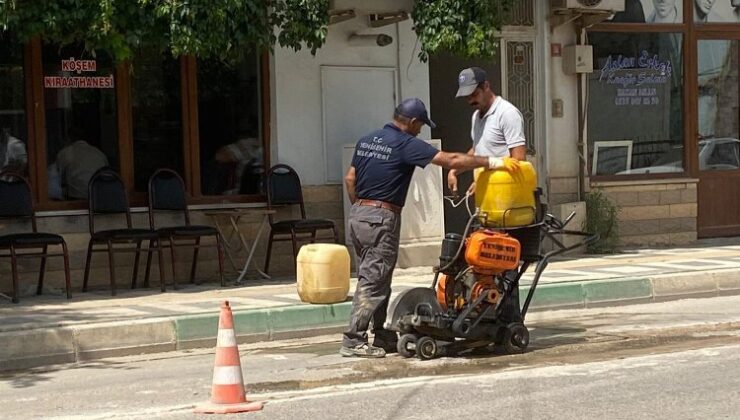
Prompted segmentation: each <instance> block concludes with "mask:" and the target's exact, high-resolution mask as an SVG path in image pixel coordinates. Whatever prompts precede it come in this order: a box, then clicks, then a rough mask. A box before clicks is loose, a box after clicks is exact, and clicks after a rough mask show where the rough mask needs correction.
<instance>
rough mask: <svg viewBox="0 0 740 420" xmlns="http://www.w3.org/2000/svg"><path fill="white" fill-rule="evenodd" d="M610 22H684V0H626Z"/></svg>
mask: <svg viewBox="0 0 740 420" xmlns="http://www.w3.org/2000/svg"><path fill="white" fill-rule="evenodd" d="M738 1H740V0H738ZM610 22H621V23H683V0H625V3H624V11H623V12H619V13H617V14H615V15H614V17H613V18H612V19H610Z"/></svg>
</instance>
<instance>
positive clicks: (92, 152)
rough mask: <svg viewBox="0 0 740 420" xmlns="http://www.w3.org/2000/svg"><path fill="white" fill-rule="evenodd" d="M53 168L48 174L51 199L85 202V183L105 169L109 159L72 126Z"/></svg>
mask: <svg viewBox="0 0 740 420" xmlns="http://www.w3.org/2000/svg"><path fill="white" fill-rule="evenodd" d="M53 166H55V167H52V168H51V169H50V171H49V186H50V188H49V190H50V196H51V198H55V199H58V200H87V184H88V182H89V181H90V178H92V176H93V174H94V173H95V172H96V171H97V170H98V169H100V168H102V167H104V166H108V158H107V157H106V156H105V154H104V153H103V152H102V151H100V149H98V148H97V147H95V146H93V145H91V144H90V143H88V141H87V136H86V135H85V132H84V131H83V130H81V129H79V128H77V127H72V128H70V129H69V130H68V131H67V140H66V142H65V146H64V148H63V149H62V150H60V151H59V153H57V157H56V161H55V162H54V165H53ZM55 171H56V173H55ZM54 178H56V179H54ZM54 187H56V189H55V188H54Z"/></svg>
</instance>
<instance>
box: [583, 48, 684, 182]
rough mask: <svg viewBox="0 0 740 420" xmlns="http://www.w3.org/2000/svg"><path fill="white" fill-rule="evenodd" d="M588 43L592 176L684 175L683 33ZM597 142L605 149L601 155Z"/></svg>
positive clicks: (589, 133)
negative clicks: (591, 66)
mask: <svg viewBox="0 0 740 420" xmlns="http://www.w3.org/2000/svg"><path fill="white" fill-rule="evenodd" d="M589 39H590V41H591V43H592V44H593V46H594V72H593V73H591V74H590V75H589V84H588V139H589V152H590V158H591V159H592V160H591V162H592V163H593V165H592V174H593V175H623V174H648V173H666V172H682V171H683V170H684V165H683V150H682V146H683V122H684V120H683V59H682V58H683V57H682V48H681V47H682V45H681V42H682V36H681V34H678V33H590V34H589ZM595 143H599V144H600V145H601V146H602V147H601V148H600V150H599V154H597V155H595V154H594V144H595ZM604 146H607V147H604ZM617 146H619V147H621V149H619V148H617ZM602 149H603V150H604V151H605V152H604V153H603V154H602V152H601V150H602ZM609 150H612V151H615V152H613V153H611V152H609ZM616 151H619V153H616ZM625 151H626V154H625ZM612 155H613V156H612ZM611 157H614V159H611Z"/></svg>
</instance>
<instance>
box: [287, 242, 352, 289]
mask: <svg viewBox="0 0 740 420" xmlns="http://www.w3.org/2000/svg"><path fill="white" fill-rule="evenodd" d="M296 260H297V265H296V277H297V280H298V296H300V298H301V300H302V301H303V302H308V303H338V302H344V301H345V300H346V299H347V293H348V292H349V275H350V274H349V265H350V262H349V252H348V251H347V248H346V247H345V246H343V245H338V244H307V245H304V246H302V247H301V250H300V251H299V252H298V258H297V259H296Z"/></svg>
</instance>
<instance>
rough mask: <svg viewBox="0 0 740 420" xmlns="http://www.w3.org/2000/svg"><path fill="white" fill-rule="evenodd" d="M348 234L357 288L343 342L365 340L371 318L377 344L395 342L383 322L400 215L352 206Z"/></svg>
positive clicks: (395, 252)
mask: <svg viewBox="0 0 740 420" xmlns="http://www.w3.org/2000/svg"><path fill="white" fill-rule="evenodd" d="M349 235H350V239H351V241H352V246H353V247H354V249H355V254H356V255H357V289H356V290H355V296H354V299H352V313H351V317H350V321H349V329H348V330H347V331H346V332H345V333H344V337H343V339H342V345H343V346H345V347H355V346H358V345H361V344H364V343H367V329H368V327H369V326H370V321H372V322H373V333H374V334H375V342H376V343H379V342H381V341H382V342H384V343H387V344H395V342H396V333H394V332H392V331H388V330H385V329H383V324H385V318H386V315H387V311H388V301H389V300H390V298H391V278H392V277H393V269H394V268H395V266H396V260H397V259H398V244H399V240H400V236H401V215H400V214H396V213H394V212H392V211H390V210H387V209H382V208H378V207H367V206H358V205H353V206H352V208H351V209H350V211H349Z"/></svg>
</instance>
